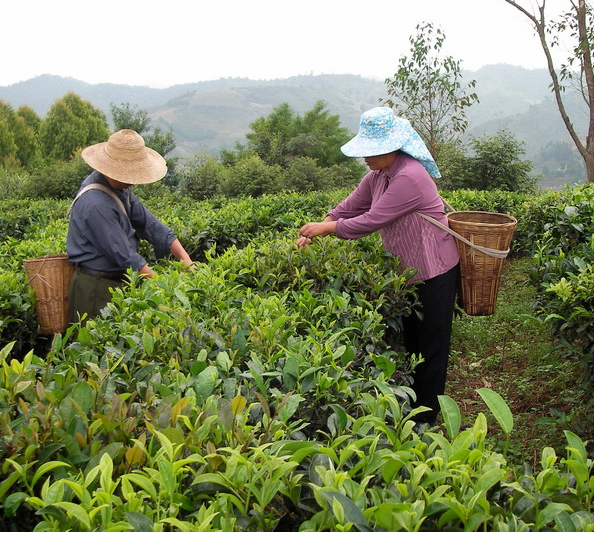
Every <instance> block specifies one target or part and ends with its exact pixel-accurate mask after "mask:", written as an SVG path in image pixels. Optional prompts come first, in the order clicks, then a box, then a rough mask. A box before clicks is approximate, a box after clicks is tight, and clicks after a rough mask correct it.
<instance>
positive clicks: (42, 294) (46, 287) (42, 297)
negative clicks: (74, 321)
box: [23, 254, 74, 334]
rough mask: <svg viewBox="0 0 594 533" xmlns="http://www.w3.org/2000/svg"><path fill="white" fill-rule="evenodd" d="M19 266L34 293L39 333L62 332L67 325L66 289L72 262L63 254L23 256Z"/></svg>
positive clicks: (71, 271) (72, 266) (72, 267)
mask: <svg viewBox="0 0 594 533" xmlns="http://www.w3.org/2000/svg"><path fill="white" fill-rule="evenodd" d="M23 267H24V268H25V272H26V273H27V278H28V279H29V285H30V287H31V288H32V289H33V291H34V292H35V300H36V303H35V313H36V315H37V321H38V322H39V327H40V329H41V332H42V333H46V334H50V333H51V334H53V333H62V332H64V331H65V330H66V328H67V327H68V324H69V320H68V311H69V309H68V289H69V287H70V280H71V278H72V274H73V273H74V265H73V264H72V263H70V262H69V261H68V256H67V255H66V254H56V255H45V256H43V257H38V258H36V259H26V260H24V261H23Z"/></svg>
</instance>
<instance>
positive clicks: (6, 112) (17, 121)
mask: <svg viewBox="0 0 594 533" xmlns="http://www.w3.org/2000/svg"><path fill="white" fill-rule="evenodd" d="M39 120H40V119H39V117H37V115H35V112H34V111H33V110H32V109H30V108H28V109H25V108H21V109H19V110H18V111H17V112H14V111H13V109H12V107H11V106H10V105H9V104H7V103H5V102H3V101H1V100H0V166H3V167H5V168H9V169H10V168H19V167H25V168H26V167H30V166H32V165H34V164H35V163H36V162H37V160H38V159H39V153H40V151H39V144H38V141H37V135H36V134H37V131H36V127H38V121H39Z"/></svg>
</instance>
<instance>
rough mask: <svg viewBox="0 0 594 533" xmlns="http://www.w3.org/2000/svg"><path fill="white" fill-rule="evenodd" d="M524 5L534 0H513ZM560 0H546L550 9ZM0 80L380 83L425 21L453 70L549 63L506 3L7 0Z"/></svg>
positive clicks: (156, 83) (486, 0) (459, 0)
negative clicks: (309, 78) (357, 79)
mask: <svg viewBox="0 0 594 533" xmlns="http://www.w3.org/2000/svg"><path fill="white" fill-rule="evenodd" d="M522 2H523V3H524V5H526V6H529V5H531V4H532V3H534V0H522ZM567 4H568V0H548V2H547V6H550V9H549V8H547V9H548V12H550V13H551V14H552V13H553V11H552V10H553V9H559V7H563V6H564V5H565V6H566V5H567ZM0 16H1V17H2V29H1V30H0V50H1V51H2V53H1V54H2V56H1V57H2V59H1V62H0V85H1V86H5V85H11V84H13V83H17V82H19V81H23V80H26V79H29V78H33V77H35V76H38V75H41V74H56V75H59V76H65V77H73V78H76V79H79V80H82V81H85V82H88V83H102V82H110V83H124V84H130V85H148V86H151V87H167V86H170V85H175V84H177V83H188V82H196V81H203V80H212V79H218V78H221V77H247V78H252V79H274V78H286V77H289V76H293V75H299V74H360V75H362V76H366V77H377V78H380V79H384V78H386V77H388V76H391V75H392V74H393V73H394V72H395V70H396V66H397V63H398V59H399V58H400V57H401V56H402V55H404V54H407V53H408V50H409V42H408V39H409V37H410V36H411V35H412V34H415V33H416V31H415V27H416V25H417V24H418V23H420V22H423V21H427V22H432V23H433V24H434V25H435V26H438V27H440V28H441V29H442V30H443V31H444V32H445V35H446V41H445V45H444V49H443V51H444V53H445V54H448V55H452V56H454V57H455V58H456V59H459V60H461V61H462V68H464V69H469V70H476V69H478V68H480V67H481V66H484V65H487V64H496V63H509V64H512V65H519V66H522V67H526V68H530V69H533V68H546V63H545V59H544V54H543V52H542V49H541V48H540V44H539V41H538V38H537V37H536V35H535V33H534V31H533V29H532V27H531V25H530V22H529V21H528V19H527V18H526V17H525V16H524V15H522V14H521V13H520V12H519V11H517V10H516V9H515V8H513V7H512V6H510V5H509V4H507V3H506V2H505V1H504V0H412V1H403V0H360V1H353V0H299V1H293V0H98V1H88V0H8V1H6V2H2V10H1V15H0Z"/></svg>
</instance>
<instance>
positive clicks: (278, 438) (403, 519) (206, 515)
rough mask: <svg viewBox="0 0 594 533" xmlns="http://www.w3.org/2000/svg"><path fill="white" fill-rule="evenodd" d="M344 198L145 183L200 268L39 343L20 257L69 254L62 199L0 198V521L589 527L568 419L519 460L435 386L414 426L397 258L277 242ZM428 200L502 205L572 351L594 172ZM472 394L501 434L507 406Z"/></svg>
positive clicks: (116, 525) (588, 480)
mask: <svg viewBox="0 0 594 533" xmlns="http://www.w3.org/2000/svg"><path fill="white" fill-rule="evenodd" d="M344 194H345V191H335V192H326V193H317V194H309V195H296V194H283V195H278V196H274V197H263V198H259V199H244V200H235V201H227V200H225V199H219V200H212V201H208V202H201V203H190V202H185V201H183V200H180V199H179V198H173V197H172V198H168V199H165V198H161V199H151V198H149V199H147V203H148V204H149V205H150V207H151V209H152V210H153V211H154V212H155V214H157V215H158V216H159V217H160V218H162V219H163V220H165V221H166V222H167V223H168V224H169V225H171V227H172V228H173V229H174V230H175V231H176V233H177V235H178V237H179V238H180V240H181V241H182V242H183V244H184V246H185V247H186V249H187V250H188V251H189V252H190V254H191V255H192V257H193V258H194V259H195V260H196V261H198V266H197V268H196V269H195V270H193V271H191V272H184V271H183V270H182V269H181V268H180V267H179V265H177V264H175V263H171V262H164V263H162V264H160V265H159V266H157V271H158V276H157V277H156V278H154V279H153V280H150V281H147V282H144V281H141V280H140V279H139V278H138V277H137V276H136V275H135V274H131V275H130V280H129V282H128V283H126V284H125V285H124V287H122V288H121V289H118V290H116V291H115V293H114V297H113V300H112V302H111V303H110V304H109V306H108V308H107V309H106V310H105V312H104V313H103V315H102V316H101V317H99V318H97V319H96V320H91V321H89V322H88V324H87V325H86V327H83V328H78V327H76V325H75V326H73V327H72V328H70V329H69V330H68V331H67V332H66V333H65V334H64V335H56V336H55V337H53V338H44V337H42V336H40V335H38V332H37V324H36V319H35V314H34V298H33V295H32V294H31V293H30V291H29V290H28V289H27V284H26V280H25V275H24V272H23V270H22V267H21V263H22V260H23V259H27V258H32V257H37V256H40V255H43V254H47V253H59V252H62V251H64V243H65V235H66V228H67V219H66V217H65V210H66V208H67V203H64V202H47V201H43V202H34V201H28V202H22V203H19V202H10V203H9V202H3V203H2V202H0V204H2V205H0V213H2V214H1V215H0V232H2V235H0V293H1V300H0V302H1V304H0V306H1V307H0V309H1V313H2V314H1V315H0V350H1V352H0V360H1V361H2V367H1V369H0V379H1V380H2V385H3V386H2V388H1V389H0V437H1V440H0V457H2V470H1V472H0V502H1V504H2V519H1V520H0V525H1V526H3V529H5V530H10V529H19V530H26V529H36V530H38V531H59V530H60V531H66V530H84V531H89V530H109V531H272V530H274V529H276V530H306V531H311V530H333V531H339V530H340V531H343V530H358V531H365V530H377V531H381V530H390V531H396V530H403V531H412V530H423V529H426V530H437V529H448V530H460V531H462V530H464V531H477V530H498V531H506V530H507V531H518V530H521V529H530V530H559V531H586V530H591V524H592V522H593V520H594V515H593V509H592V499H593V497H594V478H593V477H592V468H593V463H592V459H591V458H590V457H589V456H588V453H587V450H586V447H585V444H584V443H583V442H582V441H581V440H580V439H579V437H578V436H576V435H574V434H573V433H570V432H566V437H567V442H568V447H567V453H566V456H564V457H559V456H557V455H556V454H555V452H554V451H553V450H552V449H551V448H545V449H543V451H542V459H541V470H540V471H538V472H533V473H532V472H528V471H526V472H524V471H522V472H517V471H515V469H514V468H513V467H512V466H511V465H510V464H508V461H507V460H506V457H505V455H504V454H503V453H502V452H501V451H500V450H494V449H492V448H491V447H490V446H489V445H488V444H487V438H486V437H487V434H488V427H487V418H486V417H485V416H484V415H483V414H481V415H479V416H478V417H477V419H476V421H475V423H474V425H473V426H472V427H470V428H467V429H461V427H460V414H459V411H458V408H457V406H456V405H455V404H454V403H453V402H452V401H451V400H450V399H449V398H447V397H442V398H441V401H442V406H443V414H444V416H443V419H444V424H443V427H442V428H441V429H439V430H433V431H427V432H425V433H421V434H417V433H416V432H415V431H414V424H413V422H412V421H411V420H410V416H411V411H410V408H409V407H408V397H409V394H410V392H411V391H410V389H409V385H410V370H411V366H412V365H414V361H412V362H411V361H410V360H409V358H408V357H407V356H405V355H404V354H402V353H400V352H399V350H398V342H397V340H398V339H397V335H395V334H394V332H397V328H398V322H399V319H400V317H401V316H402V315H403V314H405V313H407V312H410V306H409V305H408V304H407V301H408V299H409V298H410V296H411V293H412V292H414V288H411V287H410V286H409V285H407V284H406V279H407V278H408V277H409V276H410V275H411V274H412V273H411V272H407V271H404V272H399V271H398V268H397V267H398V261H397V259H396V258H394V257H391V256H389V255H387V254H386V253H384V252H383V251H382V248H381V244H380V242H379V240H378V238H377V237H376V236H371V237H368V238H366V239H362V240H360V241H340V240H338V239H323V240H321V241H320V242H318V243H316V244H315V245H313V246H311V247H309V248H308V249H307V250H306V251H301V250H298V249H297V248H296V247H295V244H294V241H295V238H296V232H297V229H298V228H299V227H300V225H301V224H303V223H304V222H306V221H309V220H313V219H321V218H323V217H324V215H325V214H326V212H327V210H328V209H329V208H330V207H332V206H333V205H334V204H335V203H336V202H337V201H339V200H340V199H341V198H342V197H343V196H344ZM444 196H445V197H446V198H447V200H448V202H449V203H450V204H451V205H452V206H453V207H454V208H456V209H457V210H466V209H477V210H488V211H503V212H508V213H510V214H513V215H515V216H516V217H517V218H518V220H519V222H520V223H519V227H518V231H517V234H516V239H515V241H514V245H513V246H514V253H516V254H536V261H537V262H536V266H537V267H538V268H535V273H534V281H535V282H536V283H538V284H540V285H541V286H542V288H543V290H542V292H541V293H540V294H541V295H542V296H541V299H540V301H539V302H538V303H539V305H540V307H541V310H542V312H543V313H545V315H547V314H550V315H551V316H550V318H549V320H550V321H551V322H552V323H553V324H554V325H555V326H556V327H557V330H558V331H559V332H561V331H562V332H563V334H564V335H566V339H567V340H568V342H571V343H572V344H571V345H572V346H574V350H575V351H578V352H580V353H583V354H584V359H583V360H584V361H585V360H587V353H588V350H589V349H591V345H590V344H587V343H586V344H584V343H583V342H582V340H583V339H584V336H583V335H584V331H586V332H587V334H589V335H591V330H588V326H587V325H586V322H587V321H586V320H585V317H583V316H569V315H567V316H565V315H564V314H563V312H564V308H563V305H564V300H563V298H564V295H566V294H568V293H569V294H571V295H572V297H571V301H569V300H568V303H567V305H568V308H567V309H569V305H571V306H572V309H575V308H576V305H578V303H579V302H580V300H579V298H580V297H581V298H582V299H583V301H582V303H581V304H580V305H583V307H584V312H585V311H586V310H587V309H592V306H591V305H590V307H587V305H588V302H589V300H588V298H591V296H590V295H591V294H592V292H590V293H589V294H588V293H587V291H582V290H580V291H578V290H577V288H578V287H581V286H583V285H586V284H587V283H588V282H591V279H592V271H591V269H592V266H591V265H592V264H593V263H594V260H593V258H592V255H593V253H590V255H588V254H587V248H588V246H590V247H591V248H592V244H591V235H592V229H594V228H592V227H591V224H592V219H593V218H594V217H593V214H594V213H593V212H592V211H594V201H593V200H592V199H593V197H594V195H593V192H592V189H591V188H589V187H581V188H575V189H571V190H570V189H568V190H565V191H563V192H561V193H547V194H543V195H542V196H541V197H538V198H527V197H521V196H519V195H514V194H510V193H497V192H491V193H477V192H476V191H456V192H454V193H449V194H448V195H447V196H446V195H444ZM558 221H561V222H562V224H559V223H558ZM576 249H577V250H578V251H579V252H580V257H581V261H583V263H584V264H583V265H582V264H581V263H580V260H578V259H576V257H573V256H572V251H573V250H576ZM560 250H563V257H562V258H561V259H562V260H564V261H569V262H571V263H572V265H573V266H572V270H571V271H570V274H571V275H570V276H569V277H568V276H565V278H564V275H565V274H564V273H565V267H564V266H563V264H559V263H558V262H556V259H558V258H559V257H560V252H559V251H560ZM143 253H145V254H147V255H149V254H150V250H149V249H143ZM581 267H583V268H581ZM588 269H589V270H588ZM588 272H589V273H590V274H589V276H588ZM563 279H565V281H563ZM559 284H561V285H563V287H565V289H564V290H565V291H566V292H565V293H562V292H561V291H560V289H555V290H551V287H561V285H559ZM574 288H575V289H574ZM555 295H557V297H554V296H555ZM580 295H581V296H580ZM590 304H591V301H590ZM549 309H550V311H549ZM553 309H554V312H553ZM553 315H554V316H553ZM572 321H573V322H572ZM560 322H562V323H563V324H566V326H563V327H561V326H559V323H560ZM574 324H575V327H577V328H579V330H580V334H579V335H577V334H575V338H574V339H571V338H570V336H568V335H567V334H568V331H572V328H573V327H574ZM591 327H592V326H590V328H591ZM480 392H481V396H482V397H483V398H484V399H485V409H486V410H487V409H490V410H491V411H492V412H493V413H494V414H495V416H496V419H497V420H498V422H499V423H500V425H501V427H502V429H503V431H504V432H506V433H509V431H510V430H511V427H512V424H513V421H512V420H511V416H510V413H509V410H508V409H507V407H506V406H505V403H504V402H503V401H502V400H501V398H500V397H498V395H497V394H496V393H494V392H493V391H487V390H482V391H480Z"/></svg>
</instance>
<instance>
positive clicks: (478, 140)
mask: <svg viewBox="0 0 594 533" xmlns="http://www.w3.org/2000/svg"><path fill="white" fill-rule="evenodd" d="M470 148H471V150H472V153H471V155H467V153H466V148H464V147H462V146H452V145H450V146H448V147H447V148H446V149H445V150H444V151H443V153H441V154H440V160H439V163H440V168H441V169H442V171H443V172H442V175H443V177H444V180H443V187H444V188H447V189H465V188H468V189H479V190H500V191H516V192H534V191H535V190H536V181H537V180H536V178H534V177H532V176H531V172H532V163H531V162H530V161H526V160H523V159H522V156H523V155H524V154H525V150H524V148H523V143H522V142H520V141H518V140H516V139H515V138H514V136H513V135H512V134H511V133H510V132H509V131H507V130H501V131H499V132H498V133H497V134H495V135H493V136H487V135H483V136H481V137H474V138H471V140H470ZM441 158H443V159H441ZM442 162H443V164H442Z"/></svg>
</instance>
